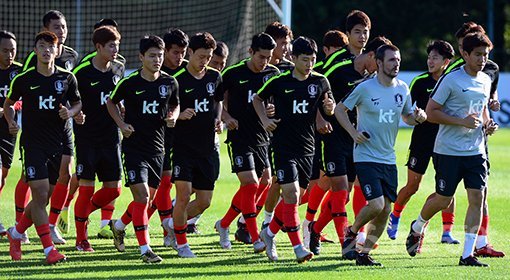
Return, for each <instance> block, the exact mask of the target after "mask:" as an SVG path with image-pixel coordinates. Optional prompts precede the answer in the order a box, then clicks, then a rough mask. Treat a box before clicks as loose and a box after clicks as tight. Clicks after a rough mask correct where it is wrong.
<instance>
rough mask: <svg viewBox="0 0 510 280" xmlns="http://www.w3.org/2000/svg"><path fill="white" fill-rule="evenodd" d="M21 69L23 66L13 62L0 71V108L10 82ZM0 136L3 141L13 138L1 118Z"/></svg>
mask: <svg viewBox="0 0 510 280" xmlns="http://www.w3.org/2000/svg"><path fill="white" fill-rule="evenodd" d="M22 67H23V65H22V64H21V63H19V62H16V61H14V62H13V63H12V64H11V66H9V68H7V69H0V104H2V106H3V104H4V102H5V98H6V97H7V94H8V93H9V86H10V85H11V81H12V80H13V79H14V77H16V75H18V73H20V72H21V69H22ZM14 118H16V114H14ZM0 136H1V137H2V138H4V139H5V138H14V136H13V135H12V134H10V133H9V126H8V125H7V122H6V121H5V118H4V117H3V116H2V117H1V118H0Z"/></svg>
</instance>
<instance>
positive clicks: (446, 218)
mask: <svg viewBox="0 0 510 280" xmlns="http://www.w3.org/2000/svg"><path fill="white" fill-rule="evenodd" d="M441 216H442V217H443V232H451V231H452V228H453V222H454V220H455V214H454V213H445V212H442V213H441Z"/></svg>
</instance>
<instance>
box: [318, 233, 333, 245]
mask: <svg viewBox="0 0 510 280" xmlns="http://www.w3.org/2000/svg"><path fill="white" fill-rule="evenodd" d="M321 242H324V243H335V241H333V239H329V238H328V235H327V234H325V233H324V232H321Z"/></svg>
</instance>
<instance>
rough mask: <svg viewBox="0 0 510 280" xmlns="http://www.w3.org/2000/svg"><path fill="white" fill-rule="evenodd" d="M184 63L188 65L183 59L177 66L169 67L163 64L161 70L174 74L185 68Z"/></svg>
mask: <svg viewBox="0 0 510 280" xmlns="http://www.w3.org/2000/svg"><path fill="white" fill-rule="evenodd" d="M186 65H188V61H187V60H186V59H184V60H183V61H182V63H181V65H179V67H177V68H175V69H171V68H170V67H167V66H165V65H163V66H161V71H165V72H166V73H167V74H168V75H170V76H174V75H175V74H176V73H177V72H179V71H181V69H183V68H186Z"/></svg>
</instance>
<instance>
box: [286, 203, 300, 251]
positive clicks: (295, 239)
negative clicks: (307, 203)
mask: <svg viewBox="0 0 510 280" xmlns="http://www.w3.org/2000/svg"><path fill="white" fill-rule="evenodd" d="M283 225H284V227H285V231H286V232H287V235H288V236H289V239H290V243H291V244H292V246H296V245H299V244H302V243H303V241H302V240H301V235H300V234H299V213H298V205H297V204H287V203H285V202H284V203H283Z"/></svg>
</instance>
